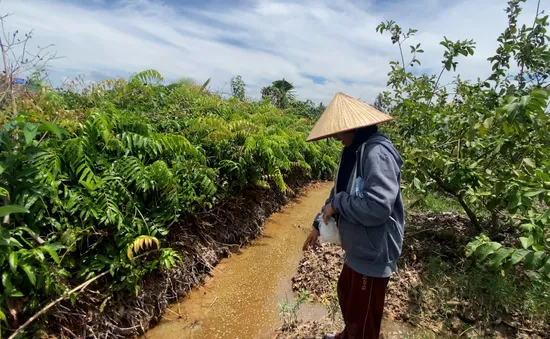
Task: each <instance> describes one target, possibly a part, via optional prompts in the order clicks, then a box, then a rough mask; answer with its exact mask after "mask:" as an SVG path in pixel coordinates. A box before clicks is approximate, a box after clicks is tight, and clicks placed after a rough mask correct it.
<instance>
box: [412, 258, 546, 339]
mask: <svg viewBox="0 0 550 339" xmlns="http://www.w3.org/2000/svg"><path fill="white" fill-rule="evenodd" d="M414 298H415V299H416V300H415V302H416V304H417V305H418V307H419V312H418V313H417V314H415V315H411V320H413V321H412V322H413V323H417V324H420V325H425V324H430V323H435V322H440V323H441V322H442V323H443V324H444V326H445V328H446V329H449V330H452V331H453V332H454V333H462V332H463V331H469V330H470V329H471V328H472V325H471V324H469V322H471V323H475V324H476V325H477V326H476V327H477V331H479V330H480V329H483V330H485V329H490V328H491V326H492V325H491V324H494V322H495V320H497V319H501V320H503V321H504V322H506V323H507V324H509V325H510V324H513V323H515V322H518V323H523V324H528V323H529V324H532V325H534V326H548V324H549V323H550V283H549V282H545V281H542V280H532V279H529V278H527V277H526V276H525V275H523V274H508V275H502V274H499V273H495V272H494V271H492V270H489V269H486V268H484V267H479V266H470V265H469V264H466V263H465V264H463V265H460V264H459V265H456V264H453V265H451V264H449V263H447V262H446V261H444V259H442V258H441V257H438V256H431V257H430V258H429V262H428V265H427V268H426V271H425V272H424V273H423V277H422V284H421V285H419V286H418V288H417V289H416V291H415V293H414ZM457 318H458V319H461V321H457ZM480 325H481V326H480ZM478 333H479V332H478ZM480 335H482V334H481V333H480ZM409 338H431V337H430V336H424V337H415V336H412V337H409Z"/></svg>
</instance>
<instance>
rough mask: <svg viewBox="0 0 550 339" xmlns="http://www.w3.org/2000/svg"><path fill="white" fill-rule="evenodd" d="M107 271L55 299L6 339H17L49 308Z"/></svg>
mask: <svg viewBox="0 0 550 339" xmlns="http://www.w3.org/2000/svg"><path fill="white" fill-rule="evenodd" d="M108 273H109V271H105V272H103V273H101V274H100V275H98V276H95V277H93V278H91V279H89V280H86V281H85V282H83V283H82V284H80V285H78V286H77V287H75V288H73V289H72V290H70V291H69V292H67V294H65V295H62V296H61V297H59V298H57V299H55V300H54V301H52V302H51V303H49V304H48V305H46V306H45V307H44V308H43V309H41V310H40V311H38V313H36V314H35V315H33V316H32V317H30V318H29V320H27V321H26V322H25V323H24V324H23V325H21V326H20V327H19V328H18V329H17V330H16V331H15V332H13V334H12V335H11V336H9V337H8V339H15V337H17V335H18V334H19V333H21V332H22V331H23V330H24V329H25V328H26V327H27V326H29V325H30V324H31V323H32V322H33V321H35V320H36V319H38V318H39V317H40V316H41V315H42V314H44V313H46V311H48V310H49V309H50V308H52V307H53V306H55V305H56V304H57V303H59V302H60V301H62V300H63V299H65V298H67V297H69V296H70V295H72V294H74V293H76V292H78V291H81V290H83V289H85V288H86V287H88V285H90V284H91V283H93V282H94V281H96V280H97V279H99V278H101V277H103V276H105V275H106V274H108Z"/></svg>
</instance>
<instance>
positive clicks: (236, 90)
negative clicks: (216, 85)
mask: <svg viewBox="0 0 550 339" xmlns="http://www.w3.org/2000/svg"><path fill="white" fill-rule="evenodd" d="M245 90H246V84H245V83H244V81H243V78H242V77H241V76H240V75H237V76H235V77H233V78H231V94H232V95H233V97H235V98H237V99H238V100H239V101H246V93H245Z"/></svg>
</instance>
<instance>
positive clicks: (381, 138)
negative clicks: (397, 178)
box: [365, 132, 403, 168]
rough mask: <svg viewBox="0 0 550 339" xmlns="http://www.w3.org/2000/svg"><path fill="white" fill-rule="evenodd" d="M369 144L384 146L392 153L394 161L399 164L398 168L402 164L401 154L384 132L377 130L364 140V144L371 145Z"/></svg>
mask: <svg viewBox="0 0 550 339" xmlns="http://www.w3.org/2000/svg"><path fill="white" fill-rule="evenodd" d="M371 144H379V145H382V146H384V147H385V148H386V149H387V150H388V152H390V153H391V155H393V158H394V159H395V162H396V163H397V164H398V165H399V168H401V166H403V159H402V158H401V155H399V152H397V150H396V149H395V147H394V146H393V144H392V142H391V141H390V138H388V137H387V136H386V135H385V134H384V133H382V132H377V133H375V134H373V135H372V136H371V137H370V138H369V139H368V140H367V141H366V142H365V145H371Z"/></svg>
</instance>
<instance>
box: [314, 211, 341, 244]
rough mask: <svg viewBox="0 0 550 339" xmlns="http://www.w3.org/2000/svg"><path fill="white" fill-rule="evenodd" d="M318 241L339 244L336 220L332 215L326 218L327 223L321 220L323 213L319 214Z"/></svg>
mask: <svg viewBox="0 0 550 339" xmlns="http://www.w3.org/2000/svg"><path fill="white" fill-rule="evenodd" d="M318 221H319V233H320V234H319V241H320V242H321V243H322V244H325V243H327V244H336V245H340V244H341V243H340V232H339V231H338V226H336V220H335V219H334V218H333V217H330V218H329V219H328V225H327V224H325V222H324V221H323V215H322V214H321V215H319V219H318Z"/></svg>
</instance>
